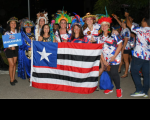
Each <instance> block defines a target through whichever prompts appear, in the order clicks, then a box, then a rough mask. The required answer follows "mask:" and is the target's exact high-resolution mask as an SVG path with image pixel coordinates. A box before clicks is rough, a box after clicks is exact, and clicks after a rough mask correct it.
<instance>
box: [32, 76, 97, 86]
mask: <svg viewBox="0 0 150 120" xmlns="http://www.w3.org/2000/svg"><path fill="white" fill-rule="evenodd" d="M32 82H35V83H43V84H55V85H66V86H73V87H85V88H94V87H96V86H97V85H98V82H84V83H76V82H70V81H64V80H61V79H60V80H58V79H49V78H44V79H42V78H35V77H32Z"/></svg>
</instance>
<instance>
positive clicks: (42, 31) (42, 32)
mask: <svg viewBox="0 0 150 120" xmlns="http://www.w3.org/2000/svg"><path fill="white" fill-rule="evenodd" d="M46 25H47V26H49V24H45V25H43V27H42V30H41V33H40V35H41V36H42V37H43V35H44V27H45V26H46ZM48 35H50V27H49V33H48Z"/></svg>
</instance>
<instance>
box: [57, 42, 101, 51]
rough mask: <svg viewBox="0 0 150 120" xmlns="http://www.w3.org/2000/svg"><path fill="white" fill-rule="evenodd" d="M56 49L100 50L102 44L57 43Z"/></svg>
mask: <svg viewBox="0 0 150 120" xmlns="http://www.w3.org/2000/svg"><path fill="white" fill-rule="evenodd" d="M58 48H74V49H89V50H97V49H102V48H103V44H87V43H58Z"/></svg>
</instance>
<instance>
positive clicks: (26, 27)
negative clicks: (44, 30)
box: [18, 19, 35, 79]
mask: <svg viewBox="0 0 150 120" xmlns="http://www.w3.org/2000/svg"><path fill="white" fill-rule="evenodd" d="M32 28H34V23H33V22H32V21H30V20H27V19H25V20H23V21H22V25H21V36H22V43H23V45H22V46H19V58H18V77H20V78H22V79H26V77H25V73H26V74H27V78H28V79H30V71H31V42H32V41H33V40H35V35H34V33H32V32H33V31H32Z"/></svg>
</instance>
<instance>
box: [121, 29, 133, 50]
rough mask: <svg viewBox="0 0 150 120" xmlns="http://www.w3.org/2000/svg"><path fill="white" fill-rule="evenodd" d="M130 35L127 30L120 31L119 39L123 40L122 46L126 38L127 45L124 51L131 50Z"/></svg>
mask: <svg viewBox="0 0 150 120" xmlns="http://www.w3.org/2000/svg"><path fill="white" fill-rule="evenodd" d="M130 35H131V32H130V30H129V29H128V28H126V29H122V31H121V37H122V40H123V44H124V39H125V38H128V42H127V45H126V47H125V50H130V49H131V46H130Z"/></svg>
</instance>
